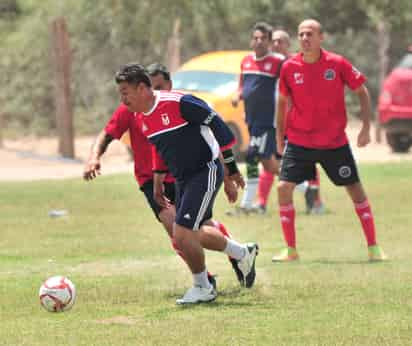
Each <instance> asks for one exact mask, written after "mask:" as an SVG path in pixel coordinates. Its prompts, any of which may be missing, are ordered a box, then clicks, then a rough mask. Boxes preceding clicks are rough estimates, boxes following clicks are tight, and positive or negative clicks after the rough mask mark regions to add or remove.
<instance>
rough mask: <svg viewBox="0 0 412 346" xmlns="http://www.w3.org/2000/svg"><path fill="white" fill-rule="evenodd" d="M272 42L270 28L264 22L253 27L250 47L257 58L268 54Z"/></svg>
mask: <svg viewBox="0 0 412 346" xmlns="http://www.w3.org/2000/svg"><path fill="white" fill-rule="evenodd" d="M271 41H272V27H271V26H270V25H269V24H267V23H265V22H258V23H256V24H255V25H254V26H253V29H252V39H251V41H250V47H251V48H252V49H253V50H254V51H255V54H256V56H257V57H262V56H264V55H266V54H267V53H268V52H269V47H270V45H271Z"/></svg>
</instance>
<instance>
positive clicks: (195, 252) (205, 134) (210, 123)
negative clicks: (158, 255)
mask: <svg viewBox="0 0 412 346" xmlns="http://www.w3.org/2000/svg"><path fill="white" fill-rule="evenodd" d="M116 82H117V84H118V89H119V93H120V95H121V99H122V102H123V104H124V105H126V106H127V108H128V109H129V111H131V112H134V114H135V115H136V118H135V119H136V126H137V128H138V129H139V130H140V131H141V132H142V133H143V135H144V136H145V137H146V138H147V139H148V140H149V141H150V142H151V144H153V149H154V150H153V151H152V154H153V168H154V172H155V174H154V191H153V194H154V198H155V200H156V202H157V203H158V204H159V205H160V206H161V207H162V208H169V207H170V201H169V199H168V198H167V196H166V195H165V194H164V185H163V182H164V179H165V175H166V172H167V171H168V170H170V172H171V173H172V175H173V176H174V177H175V178H176V203H175V205H176V217H175V223H174V227H173V238H174V240H175V241H176V244H177V246H178V247H179V249H180V250H181V251H182V252H183V254H184V256H185V260H186V263H187V264H188V266H189V268H190V270H191V272H192V274H193V281H194V285H193V287H192V288H190V289H189V290H188V291H187V292H186V293H185V295H184V296H183V297H182V298H181V299H178V300H177V301H176V303H177V304H191V303H200V302H209V301H212V300H214V299H215V298H216V296H217V293H216V291H215V289H214V288H213V286H212V285H211V284H210V282H209V281H208V278H207V270H206V266H205V258H204V251H203V245H202V242H201V239H203V238H206V239H208V241H209V244H210V245H211V246H210V248H209V249H211V250H216V251H220V252H224V253H226V254H227V255H229V256H230V257H232V258H234V259H235V260H237V264H238V268H239V270H240V272H241V275H242V276H243V279H242V280H243V285H244V286H246V287H251V286H252V285H253V284H254V281H255V277H256V271H255V259H256V255H257V251H258V246H257V244H255V243H248V244H239V243H237V242H236V241H234V240H233V239H230V238H226V237H224V236H223V235H222V234H221V233H220V232H219V230H218V229H216V227H215V226H214V225H213V224H210V223H209V220H210V219H211V217H212V209H213V203H214V200H215V197H216V194H217V192H218V190H219V188H220V186H221V184H222V182H223V180H225V181H226V182H225V183H226V184H229V185H232V186H233V187H234V188H235V190H236V189H237V188H239V187H243V185H244V181H243V178H242V176H241V175H240V173H239V171H238V169H237V165H236V162H235V160H234V156H233V152H232V150H231V147H232V146H233V144H234V143H235V139H234V136H233V134H232V133H231V131H230V129H229V128H228V127H227V125H226V124H225V123H224V122H223V120H222V119H221V118H220V117H219V116H218V115H217V114H216V113H215V112H214V111H213V110H212V109H210V108H209V106H208V105H207V104H206V103H205V102H204V101H202V100H200V99H198V98H195V97H194V96H192V95H184V94H182V93H178V92H173V91H171V92H168V91H156V90H153V88H152V85H151V80H150V78H149V75H148V73H147V71H146V69H145V68H144V67H143V66H142V65H139V64H135V63H131V64H127V65H124V66H123V67H122V68H121V69H120V70H119V71H118V72H117V73H116ZM220 157H222V160H223V161H224V163H225V168H226V170H225V172H224V170H223V166H222V164H221V162H220ZM225 192H226V193H227V195H228V198H229V200H231V201H233V200H234V194H233V190H232V192H228V190H227V189H226V188H225Z"/></svg>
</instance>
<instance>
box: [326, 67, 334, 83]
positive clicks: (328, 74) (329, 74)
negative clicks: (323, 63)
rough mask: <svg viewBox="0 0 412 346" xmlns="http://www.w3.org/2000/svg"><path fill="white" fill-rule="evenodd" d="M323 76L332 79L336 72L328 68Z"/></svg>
mask: <svg viewBox="0 0 412 346" xmlns="http://www.w3.org/2000/svg"><path fill="white" fill-rule="evenodd" d="M323 77H324V78H325V79H326V80H334V79H335V78H336V72H335V70H333V69H331V68H328V69H327V70H326V71H325V73H324V74H323Z"/></svg>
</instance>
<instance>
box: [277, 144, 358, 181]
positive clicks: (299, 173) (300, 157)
mask: <svg viewBox="0 0 412 346" xmlns="http://www.w3.org/2000/svg"><path fill="white" fill-rule="evenodd" d="M316 163H319V164H320V165H321V166H322V168H323V169H324V170H325V172H326V174H327V175H328V177H329V179H330V180H331V181H332V182H333V183H334V184H335V185H339V186H344V185H351V184H354V183H357V182H359V175H358V170H357V167H356V163H355V159H354V158H353V154H352V150H351V148H350V146H349V144H346V145H344V146H342V147H339V148H336V149H310V148H306V147H302V146H299V145H295V144H292V143H290V142H289V143H287V145H286V148H285V150H284V152H283V157H282V161H281V165H280V175H279V179H280V180H283V181H290V182H293V183H296V184H300V183H301V182H303V181H305V180H313V179H315V177H316V169H315V164H316Z"/></svg>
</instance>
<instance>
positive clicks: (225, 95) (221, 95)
mask: <svg viewBox="0 0 412 346" xmlns="http://www.w3.org/2000/svg"><path fill="white" fill-rule="evenodd" d="M249 53H250V52H249V51H241V50H230V51H217V52H209V53H205V54H202V55H199V56H196V57H194V58H192V59H190V60H189V61H187V62H186V63H184V64H183V65H182V66H181V67H180V68H179V69H178V70H177V71H176V72H175V73H174V74H172V81H173V89H175V90H181V91H183V92H188V93H191V94H194V95H195V96H198V97H200V98H202V99H203V100H205V101H206V102H207V103H208V104H209V105H210V106H211V107H212V108H213V109H214V110H215V111H216V112H217V113H219V115H220V116H221V117H222V118H223V119H224V120H225V122H226V123H227V124H228V125H229V127H230V128H231V130H232V131H233V133H234V134H235V136H236V139H237V145H236V147H235V149H234V151H235V152H236V153H237V154H239V153H240V154H244V153H245V152H246V150H247V146H248V142H249V134H248V130H247V126H246V123H245V120H244V108H243V102H240V103H239V105H238V106H237V107H236V108H235V107H233V106H232V103H231V100H232V97H233V95H234V93H235V91H236V90H237V88H238V83H239V74H240V62H241V61H242V59H243V58H244V56H245V55H247V54H249ZM242 156H243V155H242Z"/></svg>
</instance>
